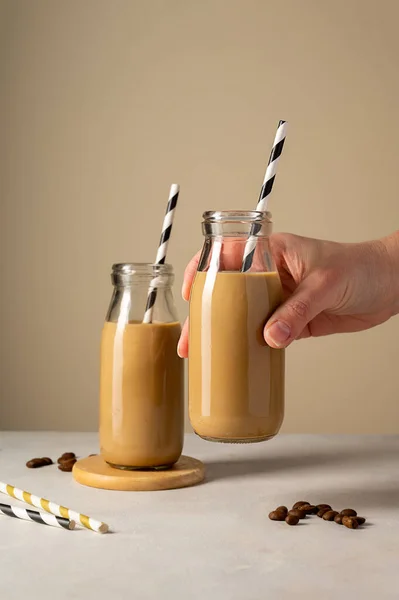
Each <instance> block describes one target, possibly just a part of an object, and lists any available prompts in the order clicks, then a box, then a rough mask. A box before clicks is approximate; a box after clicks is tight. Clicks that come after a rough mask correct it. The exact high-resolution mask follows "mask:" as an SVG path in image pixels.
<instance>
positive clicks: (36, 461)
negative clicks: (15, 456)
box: [26, 457, 53, 469]
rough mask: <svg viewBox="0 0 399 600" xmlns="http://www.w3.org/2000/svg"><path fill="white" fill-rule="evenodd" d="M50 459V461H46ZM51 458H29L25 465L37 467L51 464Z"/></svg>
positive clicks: (31, 467) (30, 467)
mask: <svg viewBox="0 0 399 600" xmlns="http://www.w3.org/2000/svg"><path fill="white" fill-rule="evenodd" d="M48 461H50V462H48ZM52 462H53V461H52V460H51V458H47V457H45V458H31V460H28V462H27V463H26V466H27V467H28V469H39V468H40V467H47V465H51V464H52Z"/></svg>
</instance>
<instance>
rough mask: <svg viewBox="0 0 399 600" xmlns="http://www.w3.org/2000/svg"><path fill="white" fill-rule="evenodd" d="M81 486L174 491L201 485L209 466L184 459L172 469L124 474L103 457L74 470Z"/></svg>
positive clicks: (85, 461) (90, 459)
mask: <svg viewBox="0 0 399 600" xmlns="http://www.w3.org/2000/svg"><path fill="white" fill-rule="evenodd" d="M72 473H73V476H74V478H75V480H76V481H77V482H78V483H81V484H82V485H88V486H89V487H95V488H101V489H103V490H120V491H136V492H144V491H155V490H172V489H176V488H183V487H188V486H190V485H195V484H196V483H200V482H201V481H202V480H203V479H204V477H205V467H204V465H203V463H202V462H201V461H200V460H197V459H196V458H191V457H190V456H181V457H180V458H179V460H178V461H177V463H176V464H174V465H173V467H171V468H170V469H165V470H160V471H124V470H120V469H114V468H113V467H110V466H109V465H108V464H107V463H106V462H105V461H104V459H103V458H102V457H101V456H89V457H88V458H82V459H81V460H78V461H77V462H76V463H75V464H74V467H73V471H72Z"/></svg>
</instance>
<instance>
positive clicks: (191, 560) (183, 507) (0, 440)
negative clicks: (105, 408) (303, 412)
mask: <svg viewBox="0 0 399 600" xmlns="http://www.w3.org/2000/svg"><path fill="white" fill-rule="evenodd" d="M65 451H73V452H76V454H77V455H79V456H85V455H87V454H90V453H95V452H97V451H98V442H97V435H96V434H93V433H57V432H35V433H30V432H3V433H0V480H1V481H4V482H7V483H10V484H12V485H15V486H17V487H20V488H23V489H25V490H28V491H30V492H32V493H35V494H38V495H41V496H45V497H47V498H49V499H50V500H53V501H54V502H57V503H60V504H64V505H66V506H68V507H70V508H72V509H74V510H78V511H80V512H83V513H86V514H89V515H90V516H92V517H93V518H97V519H100V520H103V521H105V522H107V523H108V524H109V525H110V527H111V528H112V533H109V534H105V535H99V534H96V533H93V532H90V531H86V530H75V531H65V530H62V529H56V528H53V527H45V526H41V525H37V524H35V523H30V522H24V521H19V520H16V519H11V518H8V517H4V516H0V557H1V560H0V587H1V595H2V597H4V598H7V599H14V598H15V599H17V600H19V599H22V598H34V599H36V598H37V599H38V598H40V599H41V600H47V599H50V598H51V599H54V598H55V599H56V600H64V599H68V600H73V599H75V598H78V599H87V600H91V599H93V600H94V599H95V600H102V599H106V598H107V599H108V598H112V600H124V599H125V598H126V599H134V600H155V599H156V600H159V599H165V598H166V599H169V598H171V599H172V598H179V599H181V600H186V599H187V600H197V599H198V600H200V599H201V600H204V599H206V600H216V599H217V600H260V599H262V600H263V599H264V598H266V599H267V600H270V599H273V600H274V599H276V600H285V599H301V598H303V599H305V598H306V600H313V599H320V600H329V599H334V600H335V599H340V600H346V599H350V600H352V599H354V598H362V600H365V599H366V600H368V599H370V600H371V599H373V600H376V599H378V600H381V599H385V598H386V599H390V598H392V599H394V598H395V599H397V598H399V436H339V435H337V436H331V435H330V436H324V435H279V436H278V437H276V438H275V439H274V440H272V441H270V442H266V443H261V444H251V445H224V444H212V443H207V442H204V441H202V440H201V439H199V438H197V437H195V436H194V435H187V436H186V440H185V448H184V454H186V455H190V456H194V457H196V458H199V459H200V460H202V461H203V462H204V463H205V465H206V473H207V474H206V480H205V482H204V483H202V484H200V485H198V486H195V487H192V488H186V489H181V490H171V491H162V492H113V491H105V490H96V489H91V488H86V487H83V486H81V485H79V484H77V483H76V482H75V481H74V480H73V478H72V475H71V474H70V473H62V472H60V471H59V470H58V469H57V467H56V466H55V465H54V466H51V467H45V468H42V469H37V470H28V469H27V468H26V467H25V462H26V460H28V459H29V458H32V457H34V456H51V457H53V458H57V457H58V456H59V455H60V454H61V453H62V452H65ZM302 499H304V500H309V501H310V502H313V503H321V502H325V503H328V504H331V505H332V506H333V507H334V508H337V509H343V508H347V507H351V508H355V509H356V510H357V511H358V513H359V514H360V515H363V516H365V517H366V518H367V525H366V526H364V527H363V528H362V529H358V530H356V531H354V530H349V529H347V528H345V527H343V526H339V525H336V524H335V523H328V522H325V521H323V520H322V519H319V518H317V517H308V518H307V519H306V520H305V521H303V522H301V523H300V525H298V526H296V527H289V526H288V525H286V524H285V523H279V522H273V521H270V520H269V519H268V513H269V512H270V510H272V509H273V508H275V507H276V506H278V505H281V504H285V505H292V504H293V503H294V502H295V501H296V500H302ZM0 502H5V503H11V502H12V503H13V504H15V505H16V504H19V503H18V502H17V501H10V500H9V499H8V498H7V497H6V496H3V495H2V496H1V497H0Z"/></svg>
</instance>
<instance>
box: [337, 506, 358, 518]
mask: <svg viewBox="0 0 399 600" xmlns="http://www.w3.org/2000/svg"><path fill="white" fill-rule="evenodd" d="M340 514H341V515H342V516H343V517H356V515H357V512H356V511H355V510H353V508H345V509H344V510H341V512H340Z"/></svg>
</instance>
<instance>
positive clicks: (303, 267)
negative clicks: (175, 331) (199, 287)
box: [178, 234, 399, 357]
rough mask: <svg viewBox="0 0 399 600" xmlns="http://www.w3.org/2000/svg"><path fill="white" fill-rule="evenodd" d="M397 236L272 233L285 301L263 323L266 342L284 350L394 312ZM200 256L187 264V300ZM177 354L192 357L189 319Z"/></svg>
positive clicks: (367, 325)
mask: <svg viewBox="0 0 399 600" xmlns="http://www.w3.org/2000/svg"><path fill="white" fill-rule="evenodd" d="M394 235H395V234H394ZM397 237H398V236H397V235H395V237H393V236H391V237H390V238H386V239H385V240H376V241H371V242H362V243H358V244H341V243H336V242H329V241H323V240H316V239H310V238H305V237H301V236H297V235H291V234H274V235H272V236H270V248H271V252H272V254H273V257H274V261H275V263H276V266H277V269H278V271H279V274H280V278H281V283H282V286H283V292H284V302H283V304H282V305H281V306H279V307H278V308H277V309H276V311H275V312H274V313H273V315H271V317H270V318H269V320H268V322H267V323H266V325H265V329H264V336H265V340H266V342H267V343H268V344H269V345H270V346H272V347H273V348H283V347H287V346H288V345H289V344H290V343H291V342H292V341H293V340H295V339H300V338H305V337H310V336H322V335H328V334H332V333H346V332H354V331H361V330H363V329H368V328H370V327H374V326H375V325H379V324H380V323H383V322H384V321H386V320H388V319H389V318H390V317H391V316H393V315H394V314H396V312H397V304H398V300H399V299H398V295H397V290H396V289H395V288H396V287H397V285H398V284H397V283H395V281H396V278H395V277H394V271H395V266H396V271H397V270H398V267H399V265H398V264H397V262H396V263H395V260H394V257H393V254H394V253H395V252H396V255H397V256H399V253H398V250H397V246H398V239H397ZM396 255H395V256H396ZM199 258H200V253H198V254H196V255H195V257H194V258H193V259H192V260H191V262H190V263H189V264H188V266H187V268H186V271H185V274H184V283H183V297H184V299H185V300H188V298H189V295H190V290H191V286H192V282H193V280H194V276H195V273H196V270H197V265H198V261H199ZM236 268H237V269H238V268H239V257H237V266H236ZM178 352H179V354H180V356H183V357H187V355H188V322H187V321H186V323H185V324H184V327H183V331H182V335H181V338H180V342H179V347H178Z"/></svg>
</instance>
